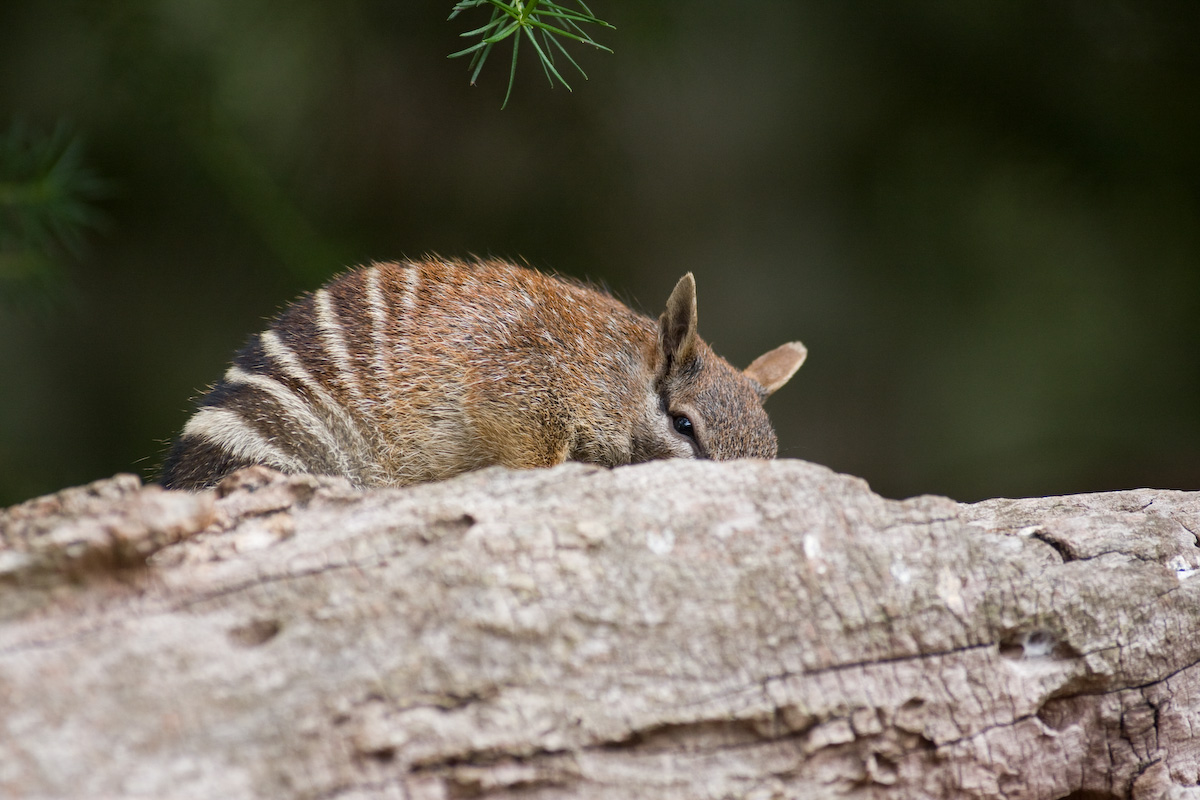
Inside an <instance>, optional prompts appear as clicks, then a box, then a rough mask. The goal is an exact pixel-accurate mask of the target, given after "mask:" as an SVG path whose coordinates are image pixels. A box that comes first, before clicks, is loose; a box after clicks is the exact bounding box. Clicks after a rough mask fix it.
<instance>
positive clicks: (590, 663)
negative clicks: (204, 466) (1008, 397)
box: [0, 461, 1200, 800]
mask: <svg viewBox="0 0 1200 800" xmlns="http://www.w3.org/2000/svg"><path fill="white" fill-rule="evenodd" d="M1197 532H1200V493H1185V492H1169V491H1150V490H1139V491H1127V492H1116V493H1111V494H1097V495H1082V496H1075V497H1053V498H1045V499H1034V500H991V501H987V502H984V503H978V504H975V505H961V504H958V503H955V502H952V501H950V500H947V499H944V498H940V497H918V498H914V499H911V500H907V501H903V502H898V501H891V500H885V499H882V498H880V497H878V496H876V495H875V494H873V493H872V492H871V491H870V490H869V488H868V487H867V485H866V484H865V483H863V482H862V481H860V480H858V479H855V478H850V477H846V476H841V475H836V474H834V473H832V472H830V471H828V470H826V469H824V468H822V467H817V466H813V465H810V464H806V463H803V462H797V461H777V462H770V463H759V462H742V463H730V464H715V463H704V462H670V463H667V462H664V463H656V464H649V465H643V466H638V467H628V468H621V469H616V470H611V471H610V470H603V469H596V468H590V467H585V466H581V465H566V466H564V467H560V468H557V469H553V470H539V471H530V472H508V471H504V470H499V469H494V470H486V471H484V472H480V473H475V474H471V475H466V476H463V477H461V478H458V479H455V480H453V481H449V482H446V483H441V484H433V485H425V486H417V487H413V488H409V489H403V490H377V491H370V492H358V491H354V490H351V489H350V488H349V487H348V486H347V485H346V484H344V483H340V482H338V481H336V480H330V479H316V478H312V477H291V478H284V477H282V476H279V475H276V474H274V473H271V472H268V471H266V470H259V469H253V470H248V471H245V472H243V473H239V474H237V475H234V476H232V477H231V478H229V479H228V480H227V481H226V483H224V484H222V486H221V487H220V489H219V490H218V491H216V492H210V493H205V494H199V495H192V494H184V493H176V492H164V491H162V490H161V489H159V488H158V487H154V486H148V487H142V486H141V485H140V484H139V483H138V481H137V480H136V479H135V478H132V477H130V476H119V477H117V478H114V479H111V480H109V481H101V482H98V483H96V484H93V485H91V486H87V487H81V488H79V489H71V490H67V491H64V492H61V493H59V494H57V495H52V496H50V497H47V498H41V499H38V500H34V501H31V502H29V503H26V504H23V505H21V506H16V507H14V508H12V509H9V510H7V511H5V512H0V795H2V796H5V797H33V796H37V797H97V796H104V797H173V798H218V797H219V798H241V797H247V798H248V797H303V798H366V797H398V798H414V799H416V798H454V797H468V796H469V797H476V796H482V797H489V798H515V797H522V798H534V797H565V796H570V797H578V798H627V797H639V798H724V797H746V798H764V799H765V798H784V797H798V798H823V797H855V798H925V797H934V798H936V797H968V798H1000V797H1004V798H1061V797H1075V798H1090V799H1099V798H1110V797H1119V798H1124V797H1134V798H1154V799H1155V800H1158V798H1177V797H1192V796H1195V794H1196V792H1197V790H1196V789H1194V788H1189V787H1195V786H1196V785H1197V784H1198V783H1200V573H1197V569H1198V568H1200V547H1198V539H1197Z"/></svg>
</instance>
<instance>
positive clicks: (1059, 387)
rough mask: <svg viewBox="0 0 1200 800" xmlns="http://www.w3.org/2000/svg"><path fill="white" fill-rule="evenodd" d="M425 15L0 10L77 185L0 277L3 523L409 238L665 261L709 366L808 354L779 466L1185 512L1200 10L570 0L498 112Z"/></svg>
mask: <svg viewBox="0 0 1200 800" xmlns="http://www.w3.org/2000/svg"><path fill="white" fill-rule="evenodd" d="M452 4H453V3H452V0H419V1H418V0H348V1H343V2H328V1H327V0H321V1H320V2H318V1H317V0H308V1H307V2H289V3H281V2H270V1H269V0H111V1H110V2H90V3H88V2H70V1H69V0H68V1H66V2H54V3H49V2H34V0H16V1H15V2H14V1H13V0H9V1H8V2H4V3H0V128H2V127H6V126H8V125H9V124H10V123H12V122H14V121H16V120H23V121H24V124H25V125H26V126H27V127H28V128H29V129H31V130H35V131H41V132H43V133H46V134H49V133H50V132H51V131H53V130H54V129H55V127H56V126H58V125H59V124H62V123H65V124H67V125H69V126H70V130H72V131H73V132H74V133H75V134H76V135H78V137H79V139H80V141H81V143H82V145H83V151H82V155H83V159H84V162H85V163H86V165H87V167H88V169H90V170H91V171H92V172H93V173H94V174H95V175H96V176H97V177H98V178H99V179H101V180H102V181H104V187H103V191H102V192H100V193H99V194H97V195H96V199H95V209H96V210H97V212H98V213H99V215H100V219H99V223H100V224H99V226H98V227H96V228H95V229H94V230H91V231H90V232H89V233H88V234H87V235H86V237H85V239H84V241H83V245H82V247H80V248H78V250H77V252H76V254H74V255H63V256H62V258H60V259H59V262H58V266H57V267H56V268H55V269H53V270H48V271H46V272H45V273H44V274H40V275H38V276H36V278H29V276H22V275H16V274H10V275H0V287H3V288H2V289H0V505H4V504H7V503H10V502H15V501H17V500H20V499H23V498H25V497H28V496H31V495H34V494H37V493H41V492H47V491H51V490H54V489H57V488H60V487H63V486H65V485H68V484H75V483H80V482H83V481H87V480H90V479H94V478H98V477H102V476H106V475H109V474H111V473H113V472H116V471H120V470H135V471H139V472H142V473H143V474H150V473H152V471H153V469H154V468H155V466H156V464H157V462H158V461H159V459H160V458H161V456H162V453H163V451H164V447H165V443H166V441H167V440H168V439H169V438H170V437H171V436H172V435H173V434H174V433H175V432H176V431H177V430H178V429H179V428H180V426H181V425H182V424H183V422H184V420H185V417H186V415H187V410H188V408H189V399H190V398H191V397H193V396H195V394H196V393H197V392H199V391H200V390H202V389H203V388H204V387H205V386H206V385H207V384H208V383H209V382H211V381H214V380H216V379H217V378H219V376H220V375H221V373H222V372H223V370H224V369H225V366H226V364H227V362H228V360H229V358H230V356H231V355H232V353H233V352H234V350H235V349H236V348H237V347H239V346H240V345H241V344H242V343H243V341H244V340H245V338H246V337H247V335H249V334H250V333H251V332H254V331H256V330H259V329H260V328H261V327H262V321H263V320H264V318H266V317H269V316H271V315H272V314H273V313H274V312H275V311H277V310H278V309H279V308H280V307H281V306H282V305H283V304H284V303H285V302H286V301H288V300H289V299H291V298H292V297H294V296H295V295H296V294H297V293H299V292H301V291H305V290H308V289H312V288H315V287H316V286H317V285H319V284H320V283H321V282H322V281H323V280H325V279H326V278H327V277H328V276H330V275H331V274H333V273H334V272H336V271H338V270H339V269H342V268H344V267H345V266H348V265H352V264H355V263H359V262H363V261H367V260H370V259H389V258H396V257H401V256H404V255H410V256H415V255H419V254H422V253H425V252H430V251H434V252H438V253H440V254H443V255H453V256H465V255H468V254H471V253H476V254H490V255H497V256H507V257H521V258H524V259H527V260H528V261H529V263H531V264H533V265H534V266H537V267H539V268H543V269H553V270H558V271H560V272H564V273H569V274H572V275H576V276H580V277H586V278H590V279H593V280H595V281H598V282H603V283H604V284H606V285H608V286H610V287H612V289H613V290H614V291H615V292H616V293H617V294H618V295H619V296H621V297H622V298H624V299H626V300H628V301H630V302H631V303H632V304H634V305H635V306H637V307H640V308H641V309H643V310H645V311H648V312H650V313H657V312H658V311H659V307H660V305H661V304H662V303H663V301H664V300H665V299H666V296H667V294H668V293H669V292H670V289H671V287H672V285H673V284H674V281H675V280H676V279H677V278H678V277H679V275H680V274H681V273H683V272H684V271H686V270H691V271H693V272H694V273H695V274H696V279H697V282H698V287H699V303H700V323H701V332H702V334H703V335H704V336H705V337H706V338H707V339H708V340H709V341H710V342H711V343H712V344H713V345H714V347H715V348H716V349H717V350H718V352H720V353H722V354H723V355H725V356H726V357H728V358H729V359H730V360H731V361H733V362H734V363H736V364H738V365H740V366H744V365H745V364H746V363H748V362H749V361H750V360H751V359H752V358H753V357H754V356H756V355H757V354H758V353H760V352H762V351H764V350H766V349H768V348H770V347H773V346H774V345H776V344H778V343H780V342H782V341H785V340H788V339H792V338H798V339H801V340H802V341H804V342H805V344H806V345H807V346H808V348H809V351H810V355H809V361H808V363H807V364H806V365H805V366H804V368H803V369H802V370H801V371H800V372H799V373H798V374H797V376H796V378H794V379H793V382H792V384H790V385H789V386H787V387H786V388H785V389H783V390H782V391H780V393H779V394H778V395H776V396H775V397H773V398H772V399H771V401H770V402H769V403H768V406H767V407H768V410H769V411H770V412H771V414H772V416H773V418H774V419H775V421H776V423H777V427H778V430H779V438H780V445H781V446H780V455H781V456H786V457H797V458H804V459H809V460H812V461H817V462H820V463H823V464H826V465H828V466H830V467H832V468H834V469H837V470H839V471H845V472H851V473H854V474H856V475H860V476H862V477H864V478H866V479H868V480H869V481H870V482H871V484H872V486H873V487H874V488H875V489H876V490H878V491H880V492H881V493H883V494H885V495H888V496H893V497H900V496H907V495H912V494H916V493H925V492H934V493H943V494H948V495H950V496H952V497H955V498H957V499H961V500H971V499H977V498H982V497H987V496H997V495H1030V494H1035V495H1041V494H1051V493H1063V492H1074V491H1086V490H1101V489H1116V488H1122V487H1134V486H1156V487H1175V488H1190V489H1200V460H1198V458H1197V456H1198V455H1200V413H1198V412H1200V347H1198V346H1200V337H1198V335H1197V325H1198V321H1200V315H1198V312H1200V44H1198V42H1200V3H1196V2H1162V1H1159V2H1155V1H1154V0H1139V2H1133V1H1132V0H1130V1H1129V2H1115V1H1111V0H1086V1H1084V0H1078V1H1077V2H1065V1H1062V0H1058V1H1052V2H1033V0H1024V1H1014V2H970V1H968V0H960V1H957V2H944V1H942V2H932V1H926V2H912V3H905V4H883V3H868V2H854V1H853V0H805V1H800V0H791V1H789V2H758V3H728V2H713V1H712V0H695V2H657V1H655V0H637V2H632V1H630V0H623V1H621V2H614V1H612V0H592V2H591V8H592V10H593V11H594V12H595V13H596V14H597V15H598V16H600V17H602V18H604V19H607V20H609V21H610V22H612V23H613V24H615V25H616V26H617V30H616V31H596V32H595V35H596V37H597V38H598V39H599V40H600V41H602V42H604V43H605V44H608V45H610V46H611V47H613V48H614V50H615V51H616V53H615V55H607V54H603V53H596V52H583V51H581V50H580V49H579V48H575V50H574V52H575V53H576V54H577V56H578V58H579V60H580V62H581V64H582V65H583V66H584V68H585V69H587V70H588V74H589V76H590V80H589V81H583V80H582V79H578V76H575V78H576V80H572V76H571V75H570V74H566V77H567V79H568V80H569V81H572V85H573V87H574V89H575V91H574V93H568V92H567V91H566V90H564V89H563V88H562V87H557V88H554V89H553V90H551V89H550V88H549V87H548V85H547V84H546V81H545V79H544V77H543V76H542V74H541V71H540V68H539V67H538V65H537V63H536V61H535V60H534V59H533V53H532V52H531V51H528V50H527V49H526V52H523V55H522V62H521V65H520V69H519V74H518V77H517V85H516V87H515V89H514V94H513V99H512V101H511V102H510V104H509V107H508V108H507V109H506V110H504V111H501V110H500V102H501V100H502V98H503V95H504V86H505V82H506V80H507V67H508V50H507V48H506V49H504V50H503V51H497V52H496V53H495V54H494V55H493V60H492V62H491V63H489V64H488V65H487V66H486V67H485V69H484V71H483V74H482V78H481V80H480V85H478V86H476V87H469V86H468V81H467V78H468V74H467V64H466V62H465V61H464V60H461V59H459V60H453V61H450V60H447V59H446V55H447V54H448V53H450V52H452V51H453V50H456V49H459V48H460V47H462V46H463V43H462V40H460V39H458V38H457V34H458V33H459V32H461V31H464V30H467V29H468V28H471V27H475V25H478V24H482V23H483V22H484V21H485V19H484V18H478V19H465V18H460V19H458V20H455V21H454V22H447V21H446V17H447V15H448V14H449V11H450V8H451V6H452ZM2 188H3V184H2V182H0V189H2ZM0 201H2V193H0Z"/></svg>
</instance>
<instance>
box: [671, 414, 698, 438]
mask: <svg viewBox="0 0 1200 800" xmlns="http://www.w3.org/2000/svg"><path fill="white" fill-rule="evenodd" d="M674 425H675V430H676V431H678V432H679V433H682V434H683V435H684V436H686V437H688V438H689V439H695V438H696V432H695V431H694V430H692V421H691V420H690V419H688V418H687V417H685V416H684V415H683V414H680V415H679V416H677V417H675V421H674Z"/></svg>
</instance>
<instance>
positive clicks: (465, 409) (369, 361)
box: [163, 259, 803, 488]
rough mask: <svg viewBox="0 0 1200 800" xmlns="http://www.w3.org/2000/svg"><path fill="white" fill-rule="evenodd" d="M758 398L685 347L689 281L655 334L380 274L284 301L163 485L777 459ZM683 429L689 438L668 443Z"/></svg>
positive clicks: (515, 275)
mask: <svg viewBox="0 0 1200 800" xmlns="http://www.w3.org/2000/svg"><path fill="white" fill-rule="evenodd" d="M372 287H377V290H378V291H377V293H375V292H374V290H373V288H372ZM375 300H378V301H379V302H375ZM790 346H791V347H798V346H796V345H790ZM785 347H789V346H785ZM783 350H784V348H779V350H778V351H777V352H779V351H783ZM802 350H803V349H802V348H800V351H799V352H800V354H799V356H798V357H797V356H796V355H795V354H794V353H793V354H791V355H789V354H788V353H784V357H783V358H782V359H780V358H775V359H774V360H773V361H772V363H782V365H783V366H782V368H783V370H784V371H785V372H786V373H787V374H786V375H784V376H783V377H782V379H780V378H779V375H778V374H774V373H773V374H772V377H771V378H770V379H769V380H770V381H771V382H774V383H775V384H776V385H781V384H782V382H783V381H786V379H787V377H790V375H791V372H794V371H795V368H796V367H798V366H799V361H802V360H803V352H802ZM759 361H760V362H762V361H763V359H760V360H759ZM757 363H759V362H756V364H757ZM789 368H790V371H787V370H788V369H789ZM775 373H779V369H778V368H777V369H775ZM760 377H761V376H760ZM764 380H768V379H766V378H764ZM773 388H775V386H772V389H773ZM766 394H768V392H767V391H766V390H765V389H764V388H763V386H762V385H761V384H760V383H759V382H757V381H755V380H753V379H751V378H750V377H747V376H746V375H744V374H743V373H741V372H740V371H738V370H736V369H734V368H733V367H732V366H731V365H729V364H728V363H727V362H726V361H724V360H723V359H721V358H720V357H719V356H717V355H716V354H715V353H713V352H712V350H711V348H709V347H708V345H707V344H705V343H704V342H703V341H702V340H700V339H699V337H698V336H697V335H696V326H695V287H694V282H692V281H691V277H690V275H689V276H686V277H685V279H684V280H682V281H680V285H679V286H678V287H676V291H675V292H674V293H673V294H672V297H671V301H670V302H669V303H668V310H667V312H666V313H664V315H663V319H662V320H661V321H660V323H659V324H656V323H655V322H654V321H653V320H650V319H649V318H647V317H645V316H642V315H640V314H637V313H634V312H633V311H631V310H630V309H629V308H627V307H626V306H624V305H623V304H621V303H619V302H618V301H616V300H615V299H613V298H612V297H610V296H608V295H607V294H604V293H601V292H598V291H596V290H594V289H591V288H588V287H585V286H583V285H581V284H578V283H574V282H571V281H568V280H564V279H561V278H557V277H552V276H548V275H545V274H542V273H539V272H536V271H533V270H529V269H524V268H521V267H517V266H514V265H512V264H508V263H505V262H501V261H484V262H480V263H474V264H461V263H457V262H450V261H442V260H437V259H429V260H425V261H421V262H418V263H414V264H376V265H373V266H371V267H369V268H366V269H360V270H355V271H352V272H348V273H346V274H344V275H342V276H340V277H338V278H336V279H334V280H333V281H332V282H331V283H330V284H328V285H327V286H326V287H325V288H324V289H322V290H318V291H317V292H314V293H313V294H311V295H307V296H305V297H303V298H301V299H300V300H298V301H297V302H295V303H293V304H292V305H291V306H289V307H288V308H287V309H286V310H285V311H284V312H283V313H282V314H281V315H280V316H279V318H278V319H276V320H275V322H274V323H273V324H272V325H271V326H270V327H269V328H268V330H267V331H266V332H264V334H262V335H260V336H257V337H254V338H253V339H252V340H251V342H250V343H249V344H248V345H247V346H246V347H245V348H243V350H242V351H240V352H239V353H238V355H237V356H236V357H235V359H234V365H233V367H232V368H231V371H230V372H229V373H227V374H226V379H225V380H224V381H223V382H222V383H220V384H218V385H217V386H216V387H214V389H213V390H212V391H211V392H210V393H209V394H208V395H206V397H205V398H204V399H203V400H202V401H201V403H200V409H199V410H198V411H197V414H196V415H195V416H193V418H192V420H190V421H189V423H188V427H187V428H185V430H184V432H183V434H182V435H181V436H180V438H179V439H178V440H177V441H176V442H175V444H174V446H173V447H172V450H171V453H170V454H169V455H168V458H167V462H166V465H165V468H164V476H163V480H164V483H165V484H167V485H168V486H176V487H183V488H196V487H201V486H206V485H210V484H212V483H214V482H215V481H217V480H219V479H220V478H221V477H223V476H224V475H225V474H227V473H228V472H229V471H231V470H232V469H234V468H236V467H238V466H244V465H246V464H247V463H266V464H268V465H270V466H275V467H277V468H281V469H284V470H286V471H310V472H318V473H332V474H343V475H346V476H347V477H349V478H351V480H352V481H354V482H355V483H357V484H360V485H402V484H406V483H412V482H415V481H424V480H435V479H439V478H444V477H449V476H451V475H454V474H457V473H459V472H463V471H466V470H469V469H475V468H478V467H482V466H487V465H489V464H503V465H505V466H509V467H515V468H525V467H542V466H551V465H554V464H558V463H561V462H563V461H565V460H568V459H570V460H578V461H587V462H592V463H598V464H607V465H610V466H615V465H620V464H627V463H631V462H639V461H646V460H650V459H654V458H666V457H672V456H692V457H701V458H717V459H725V458H738V457H746V456H757V457H762V458H771V457H774V455H775V449H776V444H775V435H774V432H773V431H772V429H771V426H770V423H769V421H768V420H767V417H766V414H765V413H764V412H763V410H762V407H761V402H762V399H764V398H765V396H766ZM680 415H686V416H687V417H688V418H689V419H690V420H691V421H692V422H693V423H694V429H693V430H694V434H695V436H694V437H693V438H689V437H687V436H683V435H681V434H680V433H678V432H677V431H676V430H674V429H673V427H672V426H673V425H674V424H675V423H674V420H675V418H676V417H678V416H680Z"/></svg>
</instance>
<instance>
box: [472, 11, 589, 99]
mask: <svg viewBox="0 0 1200 800" xmlns="http://www.w3.org/2000/svg"><path fill="white" fill-rule="evenodd" d="M576 2H577V4H578V6H579V10H575V9H572V8H568V7H566V6H563V5H561V4H559V3H555V2H552V0H511V2H502V0H461V2H459V3H458V4H456V5H455V6H454V10H453V11H451V12H450V19H454V18H455V17H457V16H458V15H459V14H461V13H463V12H464V11H469V10H471V9H475V8H482V7H485V6H486V7H490V8H491V17H490V18H489V19H488V21H487V24H485V25H483V26H481V27H478V28H475V29H474V30H470V31H467V32H466V33H462V34H460V36H462V37H465V38H470V37H475V36H478V37H480V39H479V41H478V42H476V43H475V44H473V45H471V46H470V47H467V48H465V49H463V50H459V51H458V52H457V53H451V54H450V56H449V58H458V57H460V56H465V55H468V54H469V55H470V56H471V63H470V65H469V67H468V69H470V70H471V84H472V85H474V84H475V81H476V80H477V79H478V78H479V73H480V71H481V70H482V69H483V65H484V62H486V61H487V58H488V55H490V54H491V52H492V48H493V47H495V46H496V45H497V44H499V43H500V42H502V41H504V40H505V39H508V38H510V37H513V39H512V63H511V65H510V67H509V72H508V89H507V91H505V93H504V103H503V104H502V105H501V106H500V107H501V108H504V107H505V106H507V105H508V100H509V97H510V96H511V95H512V87H513V82H514V81H515V80H516V76H517V56H518V53H519V52H520V47H521V40H522V38H525V39H528V40H529V42H530V43H531V44H532V46H533V48H534V50H535V51H536V52H537V54H538V60H539V61H540V62H541V65H542V71H543V72H544V73H545V74H546V79H547V80H548V81H549V82H550V85H551V86H553V85H554V81H555V80H557V81H558V82H559V83H561V84H562V85H563V86H565V87H567V91H571V85H570V84H569V83H567V81H566V79H565V78H563V76H562V73H561V72H559V70H558V67H557V66H556V65H555V61H554V59H555V50H557V51H558V53H559V54H561V55H562V56H563V57H565V58H566V59H567V61H569V62H570V63H571V66H573V67H575V69H576V70H577V71H578V72H579V74H580V75H582V76H583V79H584V80H587V73H586V72H584V71H583V68H582V67H580V66H579V64H578V62H576V61H575V59H574V58H572V57H571V54H570V53H568V52H567V49H566V47H565V46H563V43H562V42H561V41H560V39H571V40H574V41H576V42H580V43H582V44H586V45H589V46H591V47H595V48H597V49H598V50H604V51H605V52H609V53H611V52H612V50H611V49H610V48H608V47H605V46H604V45H602V44H600V43H599V42H597V41H596V40H595V39H593V38H592V37H591V35H590V34H589V33H588V32H587V31H586V30H584V28H583V27H582V26H583V25H598V26H600V27H602V28H610V29H611V28H612V27H613V26H612V25H610V24H609V23H607V22H605V21H604V20H602V19H599V18H598V17H597V16H596V15H595V14H593V13H592V11H591V9H589V8H588V7H587V5H586V4H584V3H583V2H582V0H576ZM514 35H515V36H514Z"/></svg>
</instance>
